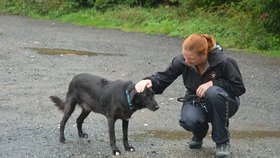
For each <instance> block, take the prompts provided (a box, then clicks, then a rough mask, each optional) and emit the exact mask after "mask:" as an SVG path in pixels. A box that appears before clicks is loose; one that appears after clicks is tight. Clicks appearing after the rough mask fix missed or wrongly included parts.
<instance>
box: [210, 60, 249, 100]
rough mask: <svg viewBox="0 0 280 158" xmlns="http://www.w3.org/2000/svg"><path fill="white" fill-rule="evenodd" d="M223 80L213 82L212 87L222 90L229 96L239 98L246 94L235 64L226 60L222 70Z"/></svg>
mask: <svg viewBox="0 0 280 158" xmlns="http://www.w3.org/2000/svg"><path fill="white" fill-rule="evenodd" d="M224 74H225V78H222V79H216V80H213V85H214V86H219V87H222V88H224V89H225V90H226V91H227V92H228V93H229V94H231V95H234V96H241V95H242V94H244V93H245V92H246V89H245V86H244V83H243V80H242V76H241V73H240V71H239V68H238V65H237V63H236V62H235V61H234V60H233V59H232V58H228V59H227V62H226V65H225V68H224Z"/></svg>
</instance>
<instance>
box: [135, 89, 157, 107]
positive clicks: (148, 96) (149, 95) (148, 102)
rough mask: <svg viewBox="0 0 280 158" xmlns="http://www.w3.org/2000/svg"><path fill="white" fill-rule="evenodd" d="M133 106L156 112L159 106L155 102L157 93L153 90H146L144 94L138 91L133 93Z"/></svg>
mask: <svg viewBox="0 0 280 158" xmlns="http://www.w3.org/2000/svg"><path fill="white" fill-rule="evenodd" d="M132 93H133V94H132V95H133V96H132V98H133V100H132V102H133V104H134V105H135V108H136V109H142V108H148V109H149V110H151V111H156V110H157V109H158V108H159V106H158V103H157V102H156V100H155V97H154V95H155V93H154V91H153V90H152V89H151V88H145V90H144V91H143V92H142V93H137V92H136V90H133V92H132Z"/></svg>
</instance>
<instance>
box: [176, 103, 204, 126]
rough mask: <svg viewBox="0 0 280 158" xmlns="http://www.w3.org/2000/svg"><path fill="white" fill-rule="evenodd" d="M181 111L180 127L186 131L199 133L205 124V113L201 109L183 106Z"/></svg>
mask: <svg viewBox="0 0 280 158" xmlns="http://www.w3.org/2000/svg"><path fill="white" fill-rule="evenodd" d="M185 106H187V107H183V108H182V111H181V119H180V121H179V123H180V126H182V127H183V128H184V129H186V130H188V131H201V130H202V129H204V128H205V127H204V126H205V124H207V120H206V113H205V111H204V109H202V108H201V107H196V106H194V105H185Z"/></svg>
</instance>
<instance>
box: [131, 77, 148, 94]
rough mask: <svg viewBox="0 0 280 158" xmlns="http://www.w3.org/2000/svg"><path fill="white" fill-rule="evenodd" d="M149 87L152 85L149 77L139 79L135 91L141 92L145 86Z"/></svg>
mask: <svg viewBox="0 0 280 158" xmlns="http://www.w3.org/2000/svg"><path fill="white" fill-rule="evenodd" d="M146 87H147V88H151V87H152V81H151V80H149V79H146V80H141V81H139V82H138V83H136V85H135V89H136V91H137V93H141V92H143V91H144V90H145V88H146Z"/></svg>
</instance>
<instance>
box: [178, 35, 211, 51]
mask: <svg viewBox="0 0 280 158" xmlns="http://www.w3.org/2000/svg"><path fill="white" fill-rule="evenodd" d="M215 46H216V40H215V39H214V38H213V37H212V36H211V35H209V34H191V35H190V36H189V37H188V38H186V39H185V41H184V43H183V49H184V50H187V51H196V52H197V53H198V54H199V55H202V54H206V55H208V53H209V52H210V51H211V50H212V49H213V48H214V47H215Z"/></svg>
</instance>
